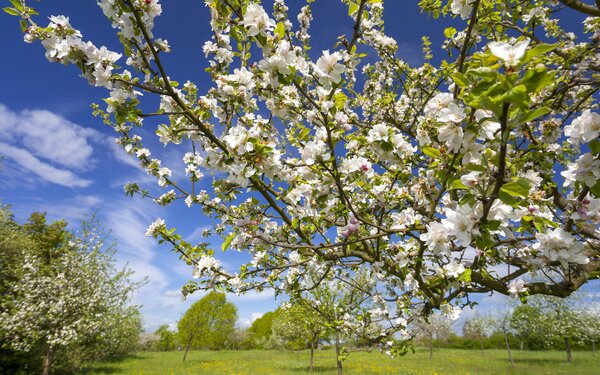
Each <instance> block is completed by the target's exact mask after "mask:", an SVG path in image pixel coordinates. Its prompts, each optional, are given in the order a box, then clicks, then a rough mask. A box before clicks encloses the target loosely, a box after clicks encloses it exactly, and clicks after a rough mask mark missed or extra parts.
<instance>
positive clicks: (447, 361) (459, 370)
mask: <svg viewBox="0 0 600 375" xmlns="http://www.w3.org/2000/svg"><path fill="white" fill-rule="evenodd" d="M182 355H183V353H181V352H140V353H137V354H133V355H130V356H128V357H127V358H125V359H123V360H115V361H105V362H98V363H94V364H91V365H90V366H88V367H87V370H86V372H84V374H89V375H91V374H131V375H134V374H135V375H142V374H143V375H154V374H156V375H163V374H173V375H183V374H185V375H189V374H203V375H211V374H215V375H216V374H219V375H221V374H236V375H241V374H248V375H253V374H273V375H278V374H302V373H309V371H308V356H309V352H308V351H301V352H300V353H296V352H290V351H276V350H273V351H269V350H248V351H215V352H209V351H193V352H190V353H189V354H188V359H187V360H186V362H185V363H184V362H182V360H181V359H182ZM513 358H514V361H515V365H514V367H511V366H510V364H509V363H508V360H507V357H506V352H505V351H502V350H486V351H485V353H484V356H483V357H482V356H481V353H480V352H479V351H477V350H455V349H439V350H436V351H435V352H434V355H433V359H432V360H429V352H428V351H427V350H426V349H417V352H416V353H415V354H414V355H413V354H408V355H407V356H405V357H399V358H395V359H391V358H389V357H388V356H386V355H383V354H380V353H379V352H377V351H373V352H371V353H368V352H356V353H352V354H351V355H350V357H349V358H348V359H347V360H346V361H345V362H344V374H439V375H441V374H532V375H534V374H570V375H576V374H582V375H583V374H597V373H598V369H599V368H600V355H597V356H594V355H593V353H591V352H575V353H574V355H573V358H574V359H573V363H572V364H568V363H567V362H566V361H565V354H564V353H563V352H558V351H541V352H533V351H514V352H513ZM314 372H315V373H317V374H335V372H336V364H335V360H334V353H333V351H332V350H321V351H317V352H316V354H315V371H314Z"/></svg>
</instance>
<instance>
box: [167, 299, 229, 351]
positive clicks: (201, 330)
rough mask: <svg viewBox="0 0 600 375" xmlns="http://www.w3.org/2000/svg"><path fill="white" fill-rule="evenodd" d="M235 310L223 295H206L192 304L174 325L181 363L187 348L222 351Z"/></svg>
mask: <svg viewBox="0 0 600 375" xmlns="http://www.w3.org/2000/svg"><path fill="white" fill-rule="evenodd" d="M236 321H237V308H236V307H235V305H234V304H233V303H231V302H227V298H226V296H225V294H224V293H218V292H210V293H209V294H207V295H206V296H204V297H202V299H200V300H199V301H197V302H195V303H194V304H193V305H192V306H190V308H189V309H188V310H187V311H186V312H185V314H184V315H183V317H181V319H180V320H179V323H177V329H178V333H179V339H180V341H181V344H182V345H183V346H185V353H184V354H183V360H184V361H185V358H186V357H187V353H188V350H190V348H191V347H193V348H197V349H202V348H209V349H222V348H224V346H225V344H226V342H227V340H228V339H229V336H230V335H231V334H233V332H234V328H235V322H236Z"/></svg>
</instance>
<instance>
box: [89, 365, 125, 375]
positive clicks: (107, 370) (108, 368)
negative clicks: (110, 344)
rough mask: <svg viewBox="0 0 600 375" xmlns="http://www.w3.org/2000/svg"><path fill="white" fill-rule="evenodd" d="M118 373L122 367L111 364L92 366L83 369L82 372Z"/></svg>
mask: <svg viewBox="0 0 600 375" xmlns="http://www.w3.org/2000/svg"><path fill="white" fill-rule="evenodd" d="M92 371H93V374H118V373H120V372H121V371H122V369H120V368H118V367H113V366H108V365H107V366H99V367H94V368H93V369H89V368H88V369H85V370H84V371H83V372H82V374H92Z"/></svg>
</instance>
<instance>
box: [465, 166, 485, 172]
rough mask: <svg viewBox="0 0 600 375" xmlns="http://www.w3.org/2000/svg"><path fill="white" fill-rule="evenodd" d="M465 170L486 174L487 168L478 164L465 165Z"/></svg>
mask: <svg viewBox="0 0 600 375" xmlns="http://www.w3.org/2000/svg"><path fill="white" fill-rule="evenodd" d="M465 168H466V169H467V170H469V171H473V172H487V168H486V167H484V166H483V165H479V164H467V165H465Z"/></svg>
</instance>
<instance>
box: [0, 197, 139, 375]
mask: <svg viewBox="0 0 600 375" xmlns="http://www.w3.org/2000/svg"><path fill="white" fill-rule="evenodd" d="M0 222H1V223H0V227H1V228H2V229H0V230H2V231H3V232H5V233H6V231H8V232H9V233H8V236H6V237H4V236H2V235H0V242H1V244H0V247H1V248H3V249H4V250H8V251H7V253H3V254H2V255H1V256H0V258H2V262H0V264H1V267H2V275H3V276H2V289H3V290H2V291H3V294H2V295H1V296H0V342H1V343H2V347H3V348H7V349H10V350H13V351H15V352H17V353H25V354H26V355H27V356H28V357H29V360H28V362H29V363H30V365H29V367H28V369H29V370H32V369H35V368H37V367H41V372H42V374H44V375H47V374H50V373H51V372H52V371H53V370H52V369H53V367H56V366H55V358H58V360H57V361H56V363H57V364H58V365H60V366H61V368H62V369H63V370H65V371H66V370H71V369H72V368H73V367H75V368H77V366H79V365H80V364H81V362H82V361H84V360H89V359H98V358H105V357H107V356H110V355H115V354H123V353H127V352H128V351H131V350H133V349H135V347H136V345H137V341H138V338H139V334H140V332H141V329H142V327H141V317H140V315H139V312H138V310H137V308H136V307H133V306H128V305H129V301H130V298H131V294H132V292H133V291H135V290H136V289H137V288H138V286H139V284H137V283H134V282H132V281H131V280H130V275H131V271H130V270H128V269H123V270H118V269H116V267H115V260H114V258H113V257H112V256H113V253H114V248H113V247H112V246H109V247H108V248H107V246H105V243H104V235H103V234H102V232H101V231H100V230H99V229H98V228H97V226H96V225H95V223H94V222H93V221H92V222H91V224H90V223H88V224H85V223H84V225H83V226H82V230H81V232H80V233H75V234H73V233H70V232H68V231H66V229H65V228H66V223H65V222H63V221H59V222H54V223H51V224H48V223H47V222H46V218H45V215H43V214H33V215H31V217H30V219H29V222H28V223H27V224H25V225H23V226H19V225H18V224H16V223H14V222H13V221H12V219H11V216H10V213H9V212H8V211H7V210H6V209H2V210H1V211H0ZM13 238H20V240H19V241H16V242H12V239H13ZM8 241H10V242H8ZM15 255H17V256H15ZM5 275H7V276H5ZM39 352H42V353H43V355H42V356H41V357H43V358H44V363H43V365H42V366H40V364H38V363H36V358H37V353H39Z"/></svg>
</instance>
